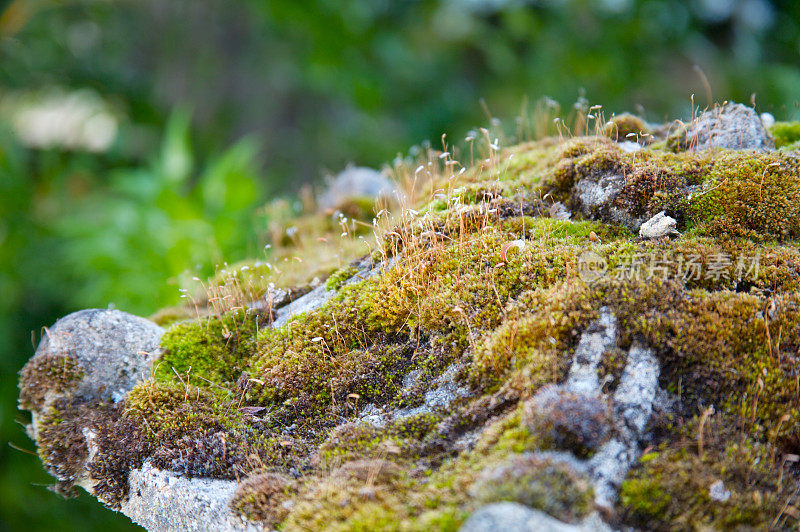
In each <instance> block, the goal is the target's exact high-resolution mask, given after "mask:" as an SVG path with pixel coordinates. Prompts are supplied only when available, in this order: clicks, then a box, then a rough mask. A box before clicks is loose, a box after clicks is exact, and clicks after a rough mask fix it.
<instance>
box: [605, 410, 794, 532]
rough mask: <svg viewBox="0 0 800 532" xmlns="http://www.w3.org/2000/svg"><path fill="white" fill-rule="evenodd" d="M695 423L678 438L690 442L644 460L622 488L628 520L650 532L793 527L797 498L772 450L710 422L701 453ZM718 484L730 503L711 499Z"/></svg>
mask: <svg viewBox="0 0 800 532" xmlns="http://www.w3.org/2000/svg"><path fill="white" fill-rule="evenodd" d="M697 421H698V420H697V419H695V420H694V421H692V422H691V423H690V424H689V425H687V426H686V427H684V428H683V429H681V430H680V431H679V434H676V436H677V438H678V439H680V438H681V437H683V438H686V439H684V440H683V441H682V442H675V443H672V444H667V443H665V444H662V445H661V446H660V447H659V449H658V452H657V453H652V454H650V455H645V456H646V457H647V458H646V459H643V460H641V461H640V465H639V467H637V468H636V469H634V471H633V472H632V473H631V475H630V476H629V478H628V479H627V480H626V481H625V482H624V483H623V484H622V489H621V493H620V500H621V505H622V507H623V508H624V509H625V512H626V515H627V518H628V519H630V520H631V521H632V523H633V524H635V525H636V526H638V527H642V528H645V529H649V530H674V529H676V528H678V529H698V528H704V527H705V528H710V529H716V530H732V529H742V528H747V529H758V530H763V529H774V528H778V529H785V528H789V527H790V523H791V520H792V518H791V517H790V516H789V515H787V514H786V513H785V512H784V510H785V508H786V505H787V504H791V503H792V501H793V499H794V495H793V494H792V492H791V489H790V488H789V485H788V484H786V483H784V482H782V481H781V475H780V474H779V473H778V470H779V469H780V466H779V465H778V464H775V463H774V461H773V458H772V454H771V451H770V449H769V446H766V445H762V444H759V443H756V442H753V441H752V440H750V439H749V438H747V437H743V436H742V435H741V433H740V434H736V432H735V430H731V428H728V427H725V426H724V423H726V422H714V421H712V422H711V426H710V427H706V429H705V440H704V445H703V448H702V454H700V452H699V449H698V446H697V445H698V444H697V439H696V438H697V433H696V431H697V429H698V423H697ZM681 435H683V436H681ZM719 482H722V489H721V490H719V491H720V492H728V498H727V500H714V499H712V498H711V491H710V490H711V486H712V485H714V484H715V483H719Z"/></svg>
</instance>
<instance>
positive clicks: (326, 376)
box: [22, 115, 800, 530]
mask: <svg viewBox="0 0 800 532" xmlns="http://www.w3.org/2000/svg"><path fill="white" fill-rule="evenodd" d="M615 118H616V125H615V131H619V130H623V131H627V132H634V130H633V129H631V128H634V129H636V130H637V131H635V132H643V131H645V129H644V127H645V126H644V125H643V124H640V123H639V122H638V121H636V120H632V119H630V117H625V116H624V115H621V116H619V117H615ZM623 118H624V120H623ZM628 122H630V124H629V123H628ZM631 124H633V125H631ZM626 128H627V129H626ZM684 133H685V132H684ZM773 134H775V135H776V139H778V138H784V137H785V136H784V137H780V134H778V133H775V129H774V128H773ZM626 135H627V133H626ZM615 138H616V139H618V140H623V139H622V138H619V137H618V136H616V137H615ZM640 140H641V139H640ZM779 142H782V141H779ZM641 144H642V146H641V149H637V150H636V151H635V152H631V153H629V152H626V151H623V150H622V149H620V147H619V146H618V145H617V143H615V142H613V141H612V140H611V139H609V138H608V137H606V136H603V137H579V138H572V139H566V140H564V139H555V138H553V139H544V140H541V141H537V142H531V143H526V144H521V145H518V146H514V147H511V148H509V149H507V150H499V149H497V147H496V146H487V147H486V153H485V154H483V155H482V158H481V159H480V160H479V162H478V163H477V164H476V165H475V166H474V167H473V168H470V169H468V170H465V171H463V172H461V173H459V171H458V170H457V168H458V166H457V165H456V163H454V162H453V161H452V159H451V157H452V156H451V155H450V154H449V153H448V154H440V153H429V154H426V155H425V157H424V159H423V160H421V161H414V162H413V163H410V164H409V165H408V166H407V167H406V166H398V167H397V168H395V170H396V172H397V173H398V175H399V176H401V177H402V176H406V177H408V176H410V175H414V171H415V169H416V168H418V167H419V166H418V165H419V164H423V165H424V166H423V167H424V168H428V169H430V174H431V176H432V177H431V181H430V182H429V183H426V184H424V185H420V189H416V190H415V192H414V193H415V194H418V195H419V196H418V199H417V200H415V201H416V202H417V203H416V204H415V206H416V207H417V208H418V210H410V209H404V210H401V211H398V212H396V213H395V214H393V215H392V214H386V213H382V214H376V219H375V221H374V224H375V225H374V227H372V228H371V230H372V231H373V232H374V233H375V238H374V239H372V240H368V239H367V238H365V239H364V242H366V244H367V245H366V246H364V245H363V244H359V245H358V246H356V245H355V244H353V243H352V242H351V243H349V244H348V243H347V241H348V239H347V238H343V237H341V236H340V235H341V232H342V231H341V228H336V225H337V224H338V223H339V222H338V221H336V220H334V221H333V222H332V221H331V219H330V216H328V215H323V216H318V215H314V214H311V213H306V214H304V215H303V218H302V219H300V220H297V221H296V225H287V224H292V223H293V222H292V221H291V219H289V218H287V219H286V220H283V221H282V222H281V223H282V224H283V225H282V226H281V227H282V229H281V231H277V232H276V235H278V233H280V235H278V236H280V238H279V239H278V238H277V237H276V239H275V240H274V242H275V245H276V247H278V248H280V249H279V250H278V252H279V253H285V254H286V255H284V258H287V259H289V257H290V256H299V255H302V254H303V252H304V251H305V252H306V254H305V256H304V257H303V259H302V261H301V260H287V261H286V262H285V263H281V264H285V265H284V266H281V265H280V264H279V265H278V266H275V265H270V266H269V267H267V266H266V265H264V264H261V265H258V266H256V264H255V263H252V264H249V265H246V266H247V269H245V266H242V267H241V268H238V269H236V270H235V271H236V272H237V273H236V274H235V275H234V274H233V273H231V272H228V273H227V274H226V275H227V277H226V276H220V277H219V278H218V279H216V280H214V282H212V283H211V284H210V285H208V289H209V291H210V293H209V294H207V295H206V297H205V298H202V297H201V298H196V299H195V301H196V302H198V303H197V307H195V306H194V305H192V307H191V308H188V307H187V308H188V310H187V309H186V308H185V309H184V310H183V311H177V310H175V309H172V310H170V311H169V312H165V313H163V314H162V319H163V321H164V323H166V322H170V321H174V323H173V324H172V325H171V327H170V329H169V330H168V331H167V332H166V334H165V335H164V337H163V339H162V340H161V350H162V354H161V355H160V357H159V359H158V360H157V361H156V362H155V365H154V367H155V370H154V372H153V373H154V377H153V378H152V379H149V380H145V381H143V382H140V383H139V384H137V385H136V386H135V387H134V388H133V389H132V390H131V391H130V392H128V393H127V395H125V396H123V397H122V398H119V400H118V401H117V402H116V403H114V402H110V401H108V400H104V401H97V400H94V399H80V398H72V399H71V400H64V401H60V402H58V403H55V402H51V403H48V405H47V406H48V408H47V410H46V411H44V410H43V412H44V414H43V415H41V416H40V418H39V419H37V422H36V428H37V434H38V436H37V437H38V440H37V441H38V444H39V450H40V454H41V456H42V459H43V461H44V462H45V464H46V465H47V466H48V468H49V469H50V470H51V471H53V472H54V474H55V475H56V476H57V477H58V478H59V479H61V480H62V481H63V482H64V483H66V484H69V483H70V482H74V481H77V480H79V479H78V477H79V476H80V472H81V471H84V470H85V471H88V472H89V473H90V475H91V479H92V481H93V482H94V484H93V487H91V488H90V489H93V491H94V493H96V494H97V495H99V496H100V497H101V498H102V499H103V500H104V502H105V503H106V504H108V505H110V506H113V507H117V506H121V505H122V503H123V502H124V501H125V497H126V496H127V495H128V493H127V491H126V490H127V489H128V478H129V475H130V473H131V471H133V470H136V469H139V468H142V467H143V464H145V463H146V462H147V463H148V464H150V465H152V466H154V467H158V468H161V469H167V470H171V471H176V472H180V473H181V474H183V475H186V476H196V477H212V478H218V479H229V480H230V481H231V482H235V481H236V480H237V479H238V480H239V482H240V484H239V488H238V491H237V492H236V495H235V497H234V500H233V502H232V503H231V505H230V508H233V509H235V511H237V512H239V513H241V514H243V515H244V516H246V517H247V518H249V519H252V520H259V521H263V524H265V525H266V526H270V527H272V526H274V527H279V528H282V529H286V530H300V529H321V528H328V529H332V530H338V529H341V530H352V529H375V528H384V529H399V530H419V529H430V528H431V527H433V528H440V529H444V530H455V529H457V528H458V527H459V526H460V524H461V523H462V522H463V521H464V520H465V519H466V518H467V517H468V516H469V515H470V514H471V513H473V512H474V511H476V510H477V509H478V508H479V507H480V506H481V505H483V504H487V503H492V502H496V501H515V502H521V503H523V504H526V505H529V506H532V507H535V508H538V509H541V510H543V511H545V512H547V513H549V514H551V515H553V516H554V517H557V518H559V519H561V520H563V521H567V522H577V521H578V520H580V519H582V518H584V517H585V516H586V515H587V514H591V513H592V512H593V511H594V510H595V509H596V507H598V508H600V509H602V510H603V514H602V515H603V516H604V518H605V519H606V520H608V521H609V522H611V524H612V525H614V526H617V527H627V526H633V527H640V528H643V529H692V528H702V527H716V528H720V529H729V528H736V527H753V528H769V527H773V528H781V529H789V528H792V527H793V526H796V525H797V518H798V516H800V511H797V510H796V509H795V508H796V507H797V505H798V504H800V503H799V502H798V501H797V498H798V497H797V493H800V479H799V478H798V472H797V471H796V467H795V464H796V461H797V460H796V456H797V455H800V428H799V427H800V392H799V391H798V390H800V388H798V382H800V380H799V379H800V372H799V371H798V369H797V368H798V357H800V295H798V290H800V266H799V265H800V247H798V239H800V210H798V209H800V162H799V161H798V159H797V157H796V156H795V155H794V154H793V153H792V152H791V151H788V150H780V151H759V152H756V151H747V150H730V149H719V148H717V149H714V150H710V151H698V150H689V151H685V150H684V149H683V148H685V146H684V147H682V148H681V149H677V150H675V151H670V150H667V149H666V145H665V143H664V142H661V143H660V144H659V143H651V144H647V143H645V142H642V143H641ZM420 190H423V192H422V193H421V192H420ZM409 192H410V191H409ZM409 197H412V198H413V196H409ZM660 211H665V212H666V213H667V214H668V215H669V216H671V217H673V218H674V219H676V220H677V223H678V229H679V230H680V232H681V235H680V236H677V237H676V238H673V239H671V240H670V239H654V240H648V241H642V240H640V239H639V238H638V236H637V234H638V233H637V231H638V224H639V223H640V222H641V221H643V220H646V219H647V217H649V216H650V215H652V214H654V213H655V212H660ZM343 217H344V215H343ZM339 221H341V217H340V218H339ZM344 223H346V224H347V223H350V221H348V222H344ZM356 225H358V224H356ZM356 225H353V226H348V229H347V231H344V232H345V233H346V234H350V233H348V231H350V230H351V229H353V231H354V232H353V233H352V234H353V235H355V237H354V238H353V240H359V239H358V236H364V237H367V236H369V235H368V234H367V233H366V232H365V231H364V230H363V226H361V225H358V227H359V228H360V229H359V231H361V233H358V231H356ZM286 227H300V229H298V232H297V233H296V235H295V232H292V234H293V235H295V236H294V237H291V238H288V240H286V238H287V237H286V234H287V233H286V231H285V229H286ZM332 228H336V230H337V233H336V236H337V238H341V240H343V241H345V244H344V249H343V250H340V251H338V253H339V256H338V257H336V261H333V260H328V259H327V258H324V257H320V259H319V262H317V263H316V264H315V261H314V255H315V248H314V247H312V246H313V245H314V244H312V242H315V241H318V242H319V246H320V249H323V250H328V251H330V249H332V244H330V242H329V241H328V238H329V237H330V231H331V229H332ZM281 240H286V241H285V242H283V244H281V242H280V241H281ZM348 246H349V247H348ZM289 253H291V255H289ZM365 253H369V255H370V257H371V258H370V261H366V262H365V263H369V264H373V265H374V264H376V263H377V265H376V266H374V268H373V269H372V270H371V273H370V274H369V275H364V276H363V277H364V278H363V279H361V278H353V274H354V273H355V272H356V269H355V267H351V266H347V267H344V268H342V267H341V265H342V264H351V265H354V264H362V263H361V262H357V259H358V258H359V257H363V256H364V254H365ZM331 256H332V255H331ZM325 257H328V254H327V251H326V254H325ZM322 263H324V268H323V267H321V266H320V264H322ZM304 265H306V266H304ZM281 267H284V268H286V272H287V279H288V280H287V282H286V284H283V285H282V286H283V288H284V289H285V290H284V291H283V292H282V293H283V294H284V296H282V297H284V298H285V300H284V299H281V302H280V304H281V305H283V304H287V302H288V301H289V300H291V299H297V298H300V297H306V296H304V295H303V294H307V293H312V292H310V291H311V289H312V287H318V288H316V290H317V291H322V290H325V288H326V287H322V286H321V282H320V281H319V278H322V279H324V278H325V276H327V275H329V274H331V272H333V273H332V275H330V276H329V277H328V278H327V279H328V280H327V283H326V285H327V289H328V290H327V292H326V294H327V296H330V297H327V296H326V297H325V298H322V299H318V300H316V301H317V304H316V305H314V306H309V307H308V308H309V309H310V310H308V311H307V312H304V313H300V314H292V315H291V316H290V317H288V318H287V319H286V320H282V321H281V322H280V323H281V324H282V325H280V326H275V325H274V323H273V321H274V314H273V313H271V311H272V310H274V308H276V307H273V308H269V305H265V303H264V301H266V300H265V299H264V294H265V293H266V294H267V295H269V294H271V293H277V290H279V288H276V287H275V286H272V287H270V285H269V283H276V282H278V280H279V279H280V275H279V274H278V273H275V272H274V271H273V270H279V269H280V268H281ZM304 268H305V269H304ZM231 270H232V271H233V269H231ZM315 278H316V280H315ZM345 281H347V282H345ZM237 290H238V291H237ZM269 290H274V292H269ZM312 295H313V294H312ZM308 297H311V296H308ZM248 298H249V299H248ZM256 299H257V300H256ZM292 304H293V305H294V304H295V303H292ZM298 308H299V307H298ZM603 323H605V325H603ZM598 327H600V329H602V328H603V327H605V329H603V331H605V332H603V331H601V330H600V329H598ZM592 335H600V336H603V335H605V336H603V337H604V338H605V340H604V341H603V342H600V343H599V344H597V345H595V346H594V347H595V349H594V350H593V351H591V357H589V354H587V353H589V351H587V348H586V344H587V343H590V340H583V339H584V338H591V337H592ZM598 345H599V346H600V347H597V346H598ZM582 346H583V347H582ZM587 358H591V360H585V359H587ZM576 368H577V369H576ZM75 369H76V368H75V366H74V364H71V361H70V359H68V358H65V357H62V358H53V359H44V358H42V359H39V360H38V361H37V362H35V363H31V364H30V365H29V367H28V368H26V370H25V371H24V372H23V374H22V386H23V390H22V402H23V405H24V406H28V407H30V406H31V405H34V406H36V405H44V403H45V397H46V396H47V394H48V390H49V388H48V386H49V384H48V385H47V386H44V385H40V383H44V382H45V381H46V382H48V383H55V384H53V386H59V387H61V388H59V389H62V388H63V389H69V388H70V386H72V383H73V381H74V379H77V378H79V375H80V373H76V372H75ZM576 372H578V373H580V372H583V374H588V375H589V377H586V378H585V379H584V380H586V379H588V381H591V383H592V385H591V386H589V387H588V388H586V387H581V386H572V387H571V385H570V382H573V381H574V375H575V374H576ZM587 372H588V373H587ZM637 372H638V373H637ZM632 375H633V376H632ZM637 375H638V376H640V377H641V376H644V378H643V380H642V379H639V380H637V379H636V378H635V377H636V376H637ZM648 379H649V380H648ZM643 382H646V384H647V385H646V386H645V385H644V384H642V383H643ZM637 386H639V388H637ZM637 390H638V391H637ZM644 396H647V397H644ZM712 406H713V408H712ZM87 435H88V436H87ZM614 453H616V454H614ZM640 455H641V457H640V458H639V456H640ZM611 456H613V457H616V458H615V459H616V461H617V462H620V463H622V462H624V465H625V467H623V468H619V469H614V471H621V473H620V475H622V476H624V475H625V474H627V475H628V476H627V478H626V479H625V481H624V482H623V483H622V487H621V492H620V494H619V495H620V496H619V498H617V495H618V494H617V488H618V487H619V486H618V484H619V482H618V480H614V481H613V482H612V481H610V480H608V478H609V477H608V475H610V473H608V472H603V471H604V470H603V467H605V466H606V465H608V464H609V463H611V460H610V459H609V457H611ZM634 463H635V464H636V466H635V467H634V468H633V469H632V470H631V472H630V473H626V471H627V466H629V465H631V464H634ZM148 467H149V466H148ZM604 475H605V476H604ZM242 479H244V480H242ZM718 482H721V483H722V484H717V483H718ZM712 485H713V486H715V487H714V491H713V492H712V491H710V490H711V486H712ZM728 492H729V496H728V495H726V494H727V493H728ZM726 497H727V498H726ZM722 499H724V500H722ZM226 508H227V506H226Z"/></svg>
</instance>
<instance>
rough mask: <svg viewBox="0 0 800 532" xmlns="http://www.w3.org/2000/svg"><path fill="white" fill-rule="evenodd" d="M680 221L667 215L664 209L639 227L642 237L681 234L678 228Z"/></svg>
mask: <svg viewBox="0 0 800 532" xmlns="http://www.w3.org/2000/svg"><path fill="white" fill-rule="evenodd" d="M677 226H678V222H677V221H676V220H675V218H672V217H670V216H666V215H665V214H664V211H661V212H660V213H658V214H656V215H655V216H653V217H652V218H650V219H649V220H647V221H646V222H645V223H643V224H642V226H641V227H639V236H640V237H642V238H647V239H653V238H662V237H665V236H672V235H679V234H680V233H679V232H678V230H677V229H676V227H677Z"/></svg>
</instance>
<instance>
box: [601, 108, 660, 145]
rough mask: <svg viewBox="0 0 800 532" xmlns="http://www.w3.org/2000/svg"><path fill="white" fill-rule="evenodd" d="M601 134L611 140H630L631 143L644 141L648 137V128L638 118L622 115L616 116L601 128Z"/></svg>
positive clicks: (626, 114) (627, 114)
mask: <svg viewBox="0 0 800 532" xmlns="http://www.w3.org/2000/svg"><path fill="white" fill-rule="evenodd" d="M603 134H604V135H605V136H607V137H609V138H610V139H611V140H616V141H621V140H630V141H633V142H639V141H640V140H641V141H643V142H644V141H646V140H647V136H649V135H650V128H649V127H647V124H646V123H645V121H644V120H642V119H641V118H639V117H638V116H635V115H632V114H629V113H623V114H621V115H616V116H614V117H612V118H611V120H609V121H608V122H607V123H606V125H605V126H604V127H603Z"/></svg>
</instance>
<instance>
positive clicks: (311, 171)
mask: <svg viewBox="0 0 800 532" xmlns="http://www.w3.org/2000/svg"><path fill="white" fill-rule="evenodd" d="M700 72H702V75H701V74H700ZM703 75H704V76H705V77H706V78H707V80H708V83H709V85H710V87H711V91H712V98H713V99H715V100H724V99H732V100H736V101H740V102H744V103H751V102H755V104H756V105H757V107H758V109H759V111H762V112H763V111H768V112H771V113H773V114H774V115H775V116H776V117H777V118H778V119H795V120H796V119H798V118H800V111H798V100H800V2H795V1H791V0H786V1H782V2H781V1H767V0H693V1H688V0H687V1H682V0H643V1H634V0H596V1H588V0H539V1H523V0H516V1H515V0H438V1H435V0H303V1H299V0H285V1H256V0H239V1H233V0H80V1H75V0H15V1H11V2H8V1H5V2H3V1H0V371H2V379H1V380H0V401H1V408H0V430H2V433H1V434H2V437H1V438H0V529H3V530H26V531H35V530H81V531H87V530H104V531H107V532H111V531H113V530H124V529H128V530H133V529H135V527H134V526H133V525H131V524H130V522H129V521H128V520H127V518H125V517H123V516H119V515H116V514H114V513H112V512H109V511H107V510H104V509H103V508H101V507H100V505H98V504H96V503H94V502H92V501H91V500H90V499H89V498H88V497H87V496H85V495H84V496H82V497H79V498H76V499H71V500H68V501H64V500H62V499H60V498H59V497H57V496H56V495H55V494H53V493H51V492H50V491H48V490H47V486H48V484H50V483H51V482H52V480H51V479H50V477H49V476H48V475H47V474H46V473H45V472H44V471H43V470H42V467H41V465H40V463H39V460H38V458H36V456H35V455H33V454H31V452H32V451H35V449H34V446H33V444H32V442H30V441H29V440H28V439H27V437H26V436H25V434H24V432H23V430H22V425H21V424H20V423H19V421H21V420H25V418H24V416H23V414H22V413H20V412H17V411H16V405H15V400H16V395H17V390H16V372H17V371H18V370H19V368H20V367H21V366H22V364H23V363H24V361H25V360H26V359H27V358H28V357H29V356H31V354H32V353H33V344H32V332H34V331H38V330H39V328H40V327H41V326H43V325H49V324H51V323H52V322H53V321H54V320H55V319H56V318H58V317H59V316H61V315H64V314H67V313H69V312H72V311H74V310H78V309H80V308H85V307H107V306H108V305H113V306H115V307H116V308H119V309H122V310H126V311H129V312H133V313H137V314H140V315H145V316H146V315H149V314H151V313H152V312H154V311H155V310H157V309H158V308H160V307H163V306H166V305H170V304H174V303H176V302H177V301H178V297H179V293H178V287H179V284H180V279H181V278H182V276H185V275H199V276H206V275H209V274H210V273H212V272H213V271H214V267H215V265H217V264H219V263H220V261H222V260H228V261H231V262H233V261H236V260H239V259H242V258H244V257H246V256H247V255H251V256H260V255H261V254H263V245H264V233H265V231H264V228H265V227H266V225H267V224H268V223H269V220H268V219H267V218H268V216H269V215H268V211H265V210H264V209H261V208H260V207H261V206H263V205H264V204H265V203H266V202H267V201H269V200H270V199H272V198H275V197H278V196H281V195H291V194H292V193H293V192H297V190H298V188H299V187H300V186H301V185H303V184H306V183H314V182H316V183H319V180H320V178H321V176H323V175H324V174H325V173H327V172H336V171H337V170H340V169H341V168H342V167H344V165H345V164H347V163H349V162H354V163H357V164H360V165H369V166H373V167H380V165H381V164H383V163H385V162H388V161H390V160H391V159H392V158H393V157H395V156H396V155H397V153H398V152H407V150H408V149H409V147H411V146H412V145H415V144H419V143H420V142H425V141H428V142H437V139H439V138H440V136H441V134H442V133H447V134H448V135H449V136H450V138H463V136H464V135H465V134H466V133H467V131H469V129H470V128H472V127H473V126H476V125H482V124H484V123H485V122H486V120H487V114H486V109H488V110H489V112H490V113H491V115H492V116H495V117H499V118H500V119H502V120H504V121H507V123H509V124H510V125H511V126H512V127H511V128H510V129H511V130H512V131H513V123H514V117H515V116H518V115H519V114H520V113H521V112H525V109H526V107H527V108H531V107H532V106H533V104H534V102H536V101H537V100H538V99H539V98H541V97H544V96H548V97H550V98H551V99H552V102H558V103H559V104H560V105H561V108H562V109H565V110H568V109H569V108H570V106H572V105H573V103H574V102H578V103H579V104H581V105H586V104H587V103H591V104H602V105H603V106H604V107H603V108H604V111H605V112H606V113H607V114H609V113H611V112H622V111H626V110H629V111H634V112H638V113H640V114H642V115H643V116H645V117H646V118H647V119H648V120H650V121H654V122H658V121H663V120H665V119H666V118H684V119H686V118H688V117H689V116H690V115H691V103H690V102H691V100H690V98H691V95H692V94H694V95H695V97H694V102H695V103H696V104H697V105H699V106H701V107H703V106H705V105H707V103H708V95H707V88H706V86H705V84H704V83H703V79H702V76H703ZM581 102H582V103H581ZM551 105H553V104H552V103H551Z"/></svg>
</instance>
